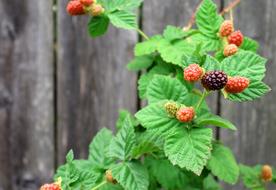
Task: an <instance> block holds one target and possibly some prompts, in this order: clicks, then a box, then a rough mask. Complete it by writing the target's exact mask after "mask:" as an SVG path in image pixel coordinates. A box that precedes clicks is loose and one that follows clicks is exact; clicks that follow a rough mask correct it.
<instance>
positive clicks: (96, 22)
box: [88, 15, 109, 37]
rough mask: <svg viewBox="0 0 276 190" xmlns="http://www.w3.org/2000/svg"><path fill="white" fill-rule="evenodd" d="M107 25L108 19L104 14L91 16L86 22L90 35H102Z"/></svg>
mask: <svg viewBox="0 0 276 190" xmlns="http://www.w3.org/2000/svg"><path fill="white" fill-rule="evenodd" d="M108 26H109V19H108V17H106V16H105V15H103V16H97V17H92V18H91V19H90V21H89V23H88V33H89V34H90V36H91V37H97V36H101V35H104V34H105V33H106V31H107V29H108Z"/></svg>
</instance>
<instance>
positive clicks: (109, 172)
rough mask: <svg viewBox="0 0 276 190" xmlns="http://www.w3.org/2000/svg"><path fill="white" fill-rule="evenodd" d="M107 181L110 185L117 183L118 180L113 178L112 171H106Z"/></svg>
mask: <svg viewBox="0 0 276 190" xmlns="http://www.w3.org/2000/svg"><path fill="white" fill-rule="evenodd" d="M105 179H106V181H108V182H109V183H113V184H116V183H117V181H116V179H114V178H113V176H112V171H111V170H106V172H105Z"/></svg>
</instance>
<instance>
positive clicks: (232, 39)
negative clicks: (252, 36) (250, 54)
mask: <svg viewBox="0 0 276 190" xmlns="http://www.w3.org/2000/svg"><path fill="white" fill-rule="evenodd" d="M242 42H243V34H242V33H241V31H239V30H238V31H235V32H233V33H232V34H230V36H228V43H229V44H235V45H236V46H238V47H239V46H241V44H242Z"/></svg>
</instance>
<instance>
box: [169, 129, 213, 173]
mask: <svg viewBox="0 0 276 190" xmlns="http://www.w3.org/2000/svg"><path fill="white" fill-rule="evenodd" d="M211 149H212V130H211V129H209V128H192V129H187V128H185V127H177V128H176V127H175V128H174V131H173V132H172V133H171V135H169V136H168V137H167V138H166V140H165V147H164V150H165V154H166V156H167V157H168V159H169V160H170V161H171V163H172V164H173V165H178V166H179V167H181V168H186V169H187V170H190V171H192V172H194V173H195V174H197V175H200V174H201V172H202V170H203V168H204V166H205V165H206V164H207V160H208V159H209V158H210V156H211Z"/></svg>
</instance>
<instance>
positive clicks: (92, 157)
mask: <svg viewBox="0 0 276 190" xmlns="http://www.w3.org/2000/svg"><path fill="white" fill-rule="evenodd" d="M111 139H112V132H111V131H110V130H109V129H106V128H103V129H102V130H101V131H99V132H98V134H97V135H96V136H95V137H94V139H93V141H92V142H91V143H90V145H89V157H88V160H89V161H91V163H92V164H93V165H94V167H96V168H99V169H108V167H109V166H110V165H111V164H112V163H113V161H114V160H113V159H110V158H108V157H107V152H108V148H109V145H110V141H111Z"/></svg>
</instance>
